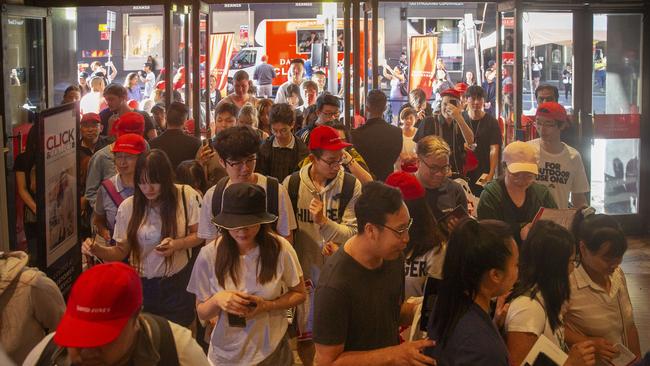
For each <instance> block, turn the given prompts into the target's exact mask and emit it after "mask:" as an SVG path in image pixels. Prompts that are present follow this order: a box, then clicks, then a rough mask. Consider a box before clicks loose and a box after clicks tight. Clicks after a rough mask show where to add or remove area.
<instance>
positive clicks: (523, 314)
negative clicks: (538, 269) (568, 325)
mask: <svg viewBox="0 0 650 366" xmlns="http://www.w3.org/2000/svg"><path fill="white" fill-rule="evenodd" d="M542 304H544V298H543V297H542V294H541V293H539V292H538V293H537V295H536V296H535V298H534V299H531V297H530V296H528V295H523V296H519V297H517V298H516V299H514V300H513V301H512V302H511V303H510V307H509V308H508V314H507V315H506V323H505V329H506V332H522V333H533V334H535V335H536V336H537V337H539V336H540V335H542V334H543V335H544V336H546V338H548V339H549V340H550V341H551V342H553V344H555V345H556V346H558V347H560V349H562V350H567V347H566V343H565V341H564V326H562V325H561V326H559V327H558V328H557V329H556V330H555V332H553V330H552V329H551V325H550V324H549V322H548V316H546V310H545V309H544V306H543V305H542Z"/></svg>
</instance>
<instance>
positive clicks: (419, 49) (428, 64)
mask: <svg viewBox="0 0 650 366" xmlns="http://www.w3.org/2000/svg"><path fill="white" fill-rule="evenodd" d="M410 50H411V55H410V56H411V57H410V58H409V59H410V67H409V90H413V89H416V88H420V89H422V90H423V91H424V93H425V94H426V95H427V99H429V98H431V94H432V91H433V88H432V81H433V71H434V70H433V69H434V67H435V64H436V57H437V55H438V38H436V37H434V36H413V37H411V47H410Z"/></svg>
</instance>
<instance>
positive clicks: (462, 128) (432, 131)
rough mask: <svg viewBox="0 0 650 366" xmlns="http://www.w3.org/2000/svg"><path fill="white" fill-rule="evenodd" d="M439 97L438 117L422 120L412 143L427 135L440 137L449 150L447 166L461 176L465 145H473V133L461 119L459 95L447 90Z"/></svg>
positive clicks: (455, 91)
mask: <svg viewBox="0 0 650 366" xmlns="http://www.w3.org/2000/svg"><path fill="white" fill-rule="evenodd" d="M440 96H441V97H442V103H441V106H440V115H439V117H438V118H437V119H436V118H435V117H434V118H425V119H424V120H422V123H421V125H420V127H418V131H417V132H416V133H415V136H414V137H413V141H415V142H418V141H420V140H421V139H422V138H423V137H425V136H429V135H438V136H441V137H442V138H443V140H445V142H446V143H447V145H449V147H450V148H451V154H450V155H449V164H450V168H451V172H452V174H462V173H463V166H464V165H465V144H467V145H468V146H469V145H472V144H473V143H474V133H473V132H472V129H471V128H470V127H469V126H468V125H467V123H466V122H465V119H464V118H463V115H462V106H461V103H460V93H459V92H458V91H457V90H456V89H447V90H444V91H442V92H441V93H440Z"/></svg>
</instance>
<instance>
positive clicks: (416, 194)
mask: <svg viewBox="0 0 650 366" xmlns="http://www.w3.org/2000/svg"><path fill="white" fill-rule="evenodd" d="M385 183H386V185H389V186H391V187H395V188H399V190H400V191H401V192H402V197H404V200H405V201H410V200H416V199H418V198H422V197H424V194H425V192H424V187H422V184H421V183H420V181H419V180H418V179H417V178H416V177H415V176H414V175H413V174H410V173H406V172H401V171H397V172H394V173H392V174H391V175H389V176H388V178H386V182H385Z"/></svg>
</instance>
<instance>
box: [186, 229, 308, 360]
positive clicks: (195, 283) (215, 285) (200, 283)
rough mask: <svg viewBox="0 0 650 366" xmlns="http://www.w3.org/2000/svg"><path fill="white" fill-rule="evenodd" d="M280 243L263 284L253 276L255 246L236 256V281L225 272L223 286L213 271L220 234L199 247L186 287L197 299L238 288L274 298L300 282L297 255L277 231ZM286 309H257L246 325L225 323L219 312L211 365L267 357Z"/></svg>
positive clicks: (277, 338) (256, 266)
mask: <svg viewBox="0 0 650 366" xmlns="http://www.w3.org/2000/svg"><path fill="white" fill-rule="evenodd" d="M274 238H275V239H276V240H277V241H278V243H279V244H280V254H279V256H278V263H277V269H276V272H275V277H273V279H272V280H271V281H269V282H267V283H265V284H260V283H259V282H258V280H257V278H258V275H259V260H260V258H259V253H260V252H259V247H256V248H255V249H253V250H251V251H250V252H248V253H247V254H245V255H240V256H239V268H238V279H239V280H238V283H237V284H235V283H234V282H233V281H232V279H231V278H230V276H226V278H225V283H224V286H221V285H220V284H219V281H218V280H217V276H216V275H215V260H216V256H217V251H218V247H219V245H220V241H221V238H219V239H217V240H216V241H212V242H210V243H208V244H207V245H206V246H204V247H203V248H202V249H201V252H200V253H199V255H198V257H197V259H196V263H195V264H194V268H193V270H192V276H191V277H190V281H189V284H188V286H187V291H188V292H191V293H193V294H195V295H196V299H197V300H198V301H199V302H204V301H206V300H208V299H210V298H211V297H212V296H214V294H216V293H219V292H221V291H241V292H245V293H247V294H252V295H256V296H259V297H262V298H264V299H265V300H275V299H277V298H278V297H280V296H282V294H283V293H285V292H286V289H287V288H291V287H295V286H298V284H300V281H301V279H300V277H301V276H302V269H301V268H300V264H299V263H298V256H297V255H296V252H295V251H294V249H293V247H292V246H291V244H289V242H288V241H287V240H286V239H284V238H282V237H279V236H277V235H274ZM287 325H288V322H287V317H286V311H285V310H283V309H279V310H273V311H270V312H266V313H261V314H258V315H257V316H255V317H254V318H252V319H247V320H246V328H245V329H243V330H242V328H234V327H230V326H229V325H228V317H227V316H226V314H224V313H223V312H222V315H221V316H220V317H218V319H217V324H216V327H215V329H214V331H213V332H212V336H211V340H210V349H209V351H208V358H209V359H210V361H211V362H212V364H214V365H256V364H258V363H259V362H261V361H263V360H264V359H265V358H266V357H268V356H269V355H270V354H271V353H272V352H273V351H274V350H275V349H276V348H277V346H278V344H279V343H280V341H281V340H282V338H283V337H284V335H285V333H286V329H287Z"/></svg>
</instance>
